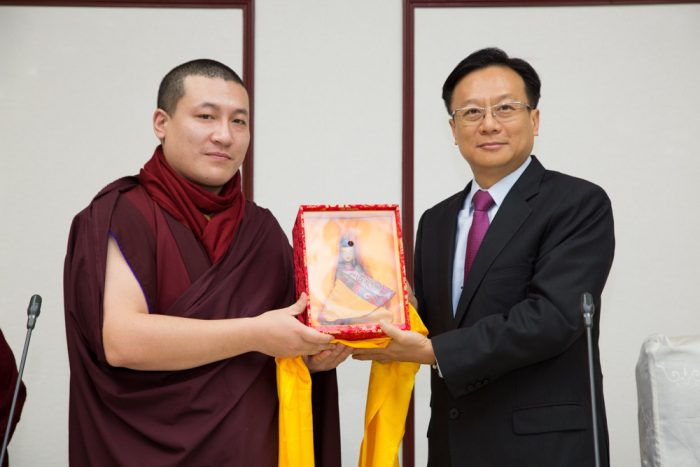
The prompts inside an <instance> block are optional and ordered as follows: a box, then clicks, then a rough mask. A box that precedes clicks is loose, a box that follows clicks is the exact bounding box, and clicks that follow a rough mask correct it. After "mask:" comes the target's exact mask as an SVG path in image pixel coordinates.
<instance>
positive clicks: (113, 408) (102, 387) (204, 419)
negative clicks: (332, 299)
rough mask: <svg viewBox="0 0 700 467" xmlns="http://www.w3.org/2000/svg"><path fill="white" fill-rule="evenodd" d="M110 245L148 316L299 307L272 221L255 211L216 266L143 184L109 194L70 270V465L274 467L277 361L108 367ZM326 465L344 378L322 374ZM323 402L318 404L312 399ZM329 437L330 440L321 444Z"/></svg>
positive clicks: (77, 236)
mask: <svg viewBox="0 0 700 467" xmlns="http://www.w3.org/2000/svg"><path fill="white" fill-rule="evenodd" d="M110 235H111V236H113V238H115V240H116V241H117V243H118V245H119V248H120V249H121V252H122V254H123V255H124V257H125V258H126V260H127V263H128V264H129V266H130V267H131V270H132V271H133V272H134V275H135V276H136V278H137V280H138V282H139V284H140V285H141V288H142V290H143V292H144V295H145V297H146V302H147V304H148V308H149V312H150V313H160V314H166V315H172V316H182V317H190V318H199V319H223V318H242V317H251V316H257V315H259V314H261V313H263V312H265V311H267V310H271V309H276V308H281V307H285V306H288V305H290V304H291V303H293V301H294V288H293V284H294V281H293V263H292V251H291V248H290V246H289V242H288V240H287V238H286V236H285V235H284V233H283V232H282V230H281V229H280V227H279V225H278V223H277V221H276V220H275V218H274V217H273V216H272V214H271V213H270V212H269V211H268V210H266V209H263V208H260V207H258V206H256V205H255V204H254V203H252V202H247V204H246V206H245V216H244V218H243V220H242V222H241V224H240V227H239V230H238V231H237V233H236V236H235V239H234V241H233V243H232V244H231V246H230V248H229V249H228V251H227V252H226V253H225V254H224V255H223V256H222V257H221V258H220V259H219V260H218V261H217V262H216V263H214V264H213V265H212V263H211V261H210V259H209V256H208V255H207V252H206V251H205V249H204V247H203V246H202V244H201V243H200V242H199V240H198V239H197V238H196V237H195V235H194V234H193V233H192V232H191V231H190V230H189V229H188V228H187V227H185V226H184V225H183V224H181V223H179V222H178V221H176V220H175V219H174V218H173V217H171V216H170V215H169V214H168V213H167V212H165V211H164V210H163V209H161V208H160V207H159V206H158V205H157V204H155V203H154V202H153V200H152V199H151V198H150V197H149V196H148V194H147V193H146V191H145V190H144V189H143V187H142V186H140V185H139V183H138V179H136V178H133V177H127V178H123V179H120V180H117V181H116V182H114V183H112V184H111V185H109V186H108V187H106V188H105V189H104V190H102V191H101V192H100V193H99V194H98V195H97V197H95V199H94V200H93V202H92V203H91V204H90V205H89V206H88V207H87V208H86V209H85V210H83V211H82V212H81V213H79V214H78V215H77V216H76V218H75V219H74V221H73V225H72V227H71V233H70V238H69V242H68V253H67V256H66V263H65V271H64V294H65V296H64V298H65V316H66V333H67V342H68V354H69V360H70V367H71V378H70V410H69V454H70V464H71V465H72V466H83V465H84V466H97V465H100V466H103V465H124V466H133V465H148V466H270V467H273V466H276V465H277V443H278V424H277V405H278V401H277V393H276V382H275V363H274V359H272V358H271V357H268V356H265V355H263V354H260V353H256V352H249V353H246V354H243V355H240V356H237V357H234V358H230V359H226V360H222V361H219V362H215V363H210V364H208V365H204V366H201V367H197V368H193V369H190V370H182V371H137V370H130V369H125V368H115V367H112V366H110V365H109V364H108V363H107V361H106V358H105V354H104V347H103V342H102V323H103V309H102V303H103V294H104V278H105V263H106V251H107V240H108V237H109V236H110ZM314 398H315V399H318V400H319V403H318V404H317V406H321V405H322V404H321V403H320V402H321V401H323V403H324V404H323V405H324V412H323V414H320V413H316V412H315V413H314V420H315V423H316V426H317V429H316V430H315V432H316V433H317V434H318V435H319V438H317V440H316V443H315V445H316V447H317V459H318V463H317V464H318V465H340V440H339V431H338V427H337V425H338V414H337V387H336V382H335V372H324V373H320V374H318V375H315V377H314ZM315 402H316V400H315ZM320 436H323V439H321V438H320Z"/></svg>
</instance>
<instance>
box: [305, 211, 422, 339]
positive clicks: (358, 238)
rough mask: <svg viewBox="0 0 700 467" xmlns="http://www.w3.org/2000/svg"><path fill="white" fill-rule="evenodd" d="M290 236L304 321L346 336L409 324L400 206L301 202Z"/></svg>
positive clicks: (369, 334) (374, 333)
mask: <svg viewBox="0 0 700 467" xmlns="http://www.w3.org/2000/svg"><path fill="white" fill-rule="evenodd" d="M292 237H293V241H294V269H295V273H296V288H297V296H299V295H301V293H302V292H306V294H307V296H308V297H309V301H308V304H307V308H306V313H304V314H303V316H302V317H301V319H302V320H303V321H304V323H305V324H306V325H308V326H311V327H313V328H315V329H318V330H319V331H321V332H324V333H327V334H332V335H334V336H336V337H338V338H340V339H348V340H357V339H368V338H373V337H382V336H384V333H382V331H381V328H380V327H379V321H380V320H385V321H388V322H391V323H393V324H394V325H396V326H398V327H399V328H401V329H404V330H406V329H409V328H410V320H409V315H408V288H407V283H406V269H405V264H404V251H403V242H402V240H401V222H400V219H399V207H398V205H395V204H374V205H365V204H363V205H338V206H330V205H302V206H301V207H300V208H299V212H298V214H297V219H296V222H295V224H294V229H293V231H292Z"/></svg>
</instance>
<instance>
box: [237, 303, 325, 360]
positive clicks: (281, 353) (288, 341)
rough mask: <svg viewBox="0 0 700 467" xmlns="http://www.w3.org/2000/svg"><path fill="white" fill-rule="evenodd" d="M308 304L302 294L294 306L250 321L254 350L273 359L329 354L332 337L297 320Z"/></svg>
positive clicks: (270, 312)
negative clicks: (321, 353)
mask: <svg viewBox="0 0 700 467" xmlns="http://www.w3.org/2000/svg"><path fill="white" fill-rule="evenodd" d="M307 301H308V298H307V297H306V294H304V293H302V294H301V296H300V297H299V300H297V302H296V303H295V304H293V305H291V306H288V307H287V308H281V309H278V310H271V311H268V312H265V313H263V314H262V315H260V316H258V317H256V318H253V320H256V321H255V327H254V332H253V333H252V335H251V336H250V339H251V340H252V345H253V347H254V348H255V350H257V351H258V352H262V353H264V354H267V355H271V356H273V357H296V356H299V355H315V354H318V353H319V352H323V351H324V350H332V349H333V348H334V345H332V344H331V343H330V342H331V341H332V340H333V336H330V335H328V334H323V333H322V332H318V331H316V330H315V329H312V328H310V327H308V326H305V325H304V324H302V323H301V322H299V320H298V319H297V318H296V315H298V314H299V313H302V312H303V311H304V310H306V303H307Z"/></svg>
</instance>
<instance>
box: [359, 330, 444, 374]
mask: <svg viewBox="0 0 700 467" xmlns="http://www.w3.org/2000/svg"><path fill="white" fill-rule="evenodd" d="M379 325H380V326H381V328H382V331H383V332H384V334H386V336H387V337H390V338H391V342H389V345H387V346H386V347H385V348H383V349H355V350H353V353H352V358H353V359H355V360H376V361H378V362H380V363H386V362H393V361H399V362H416V363H425V364H427V365H430V364H432V363H435V354H434V353H433V345H432V343H431V342H430V339H428V338H427V337H425V336H424V335H422V334H419V333H417V332H415V331H403V330H401V329H400V328H398V327H397V326H394V325H393V324H391V323H387V322H386V321H380V322H379Z"/></svg>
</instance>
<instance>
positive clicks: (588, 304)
mask: <svg viewBox="0 0 700 467" xmlns="http://www.w3.org/2000/svg"><path fill="white" fill-rule="evenodd" d="M581 313H582V314H583V324H584V326H585V327H586V339H587V340H588V377H589V380H590V383H591V418H592V419H593V448H594V450H595V465H596V467H600V442H599V441H598V409H597V404H596V390H595V380H594V379H593V336H592V328H593V314H594V313H595V304H594V303H593V296H592V295H591V294H590V293H588V292H584V293H583V294H582V295H581Z"/></svg>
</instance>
